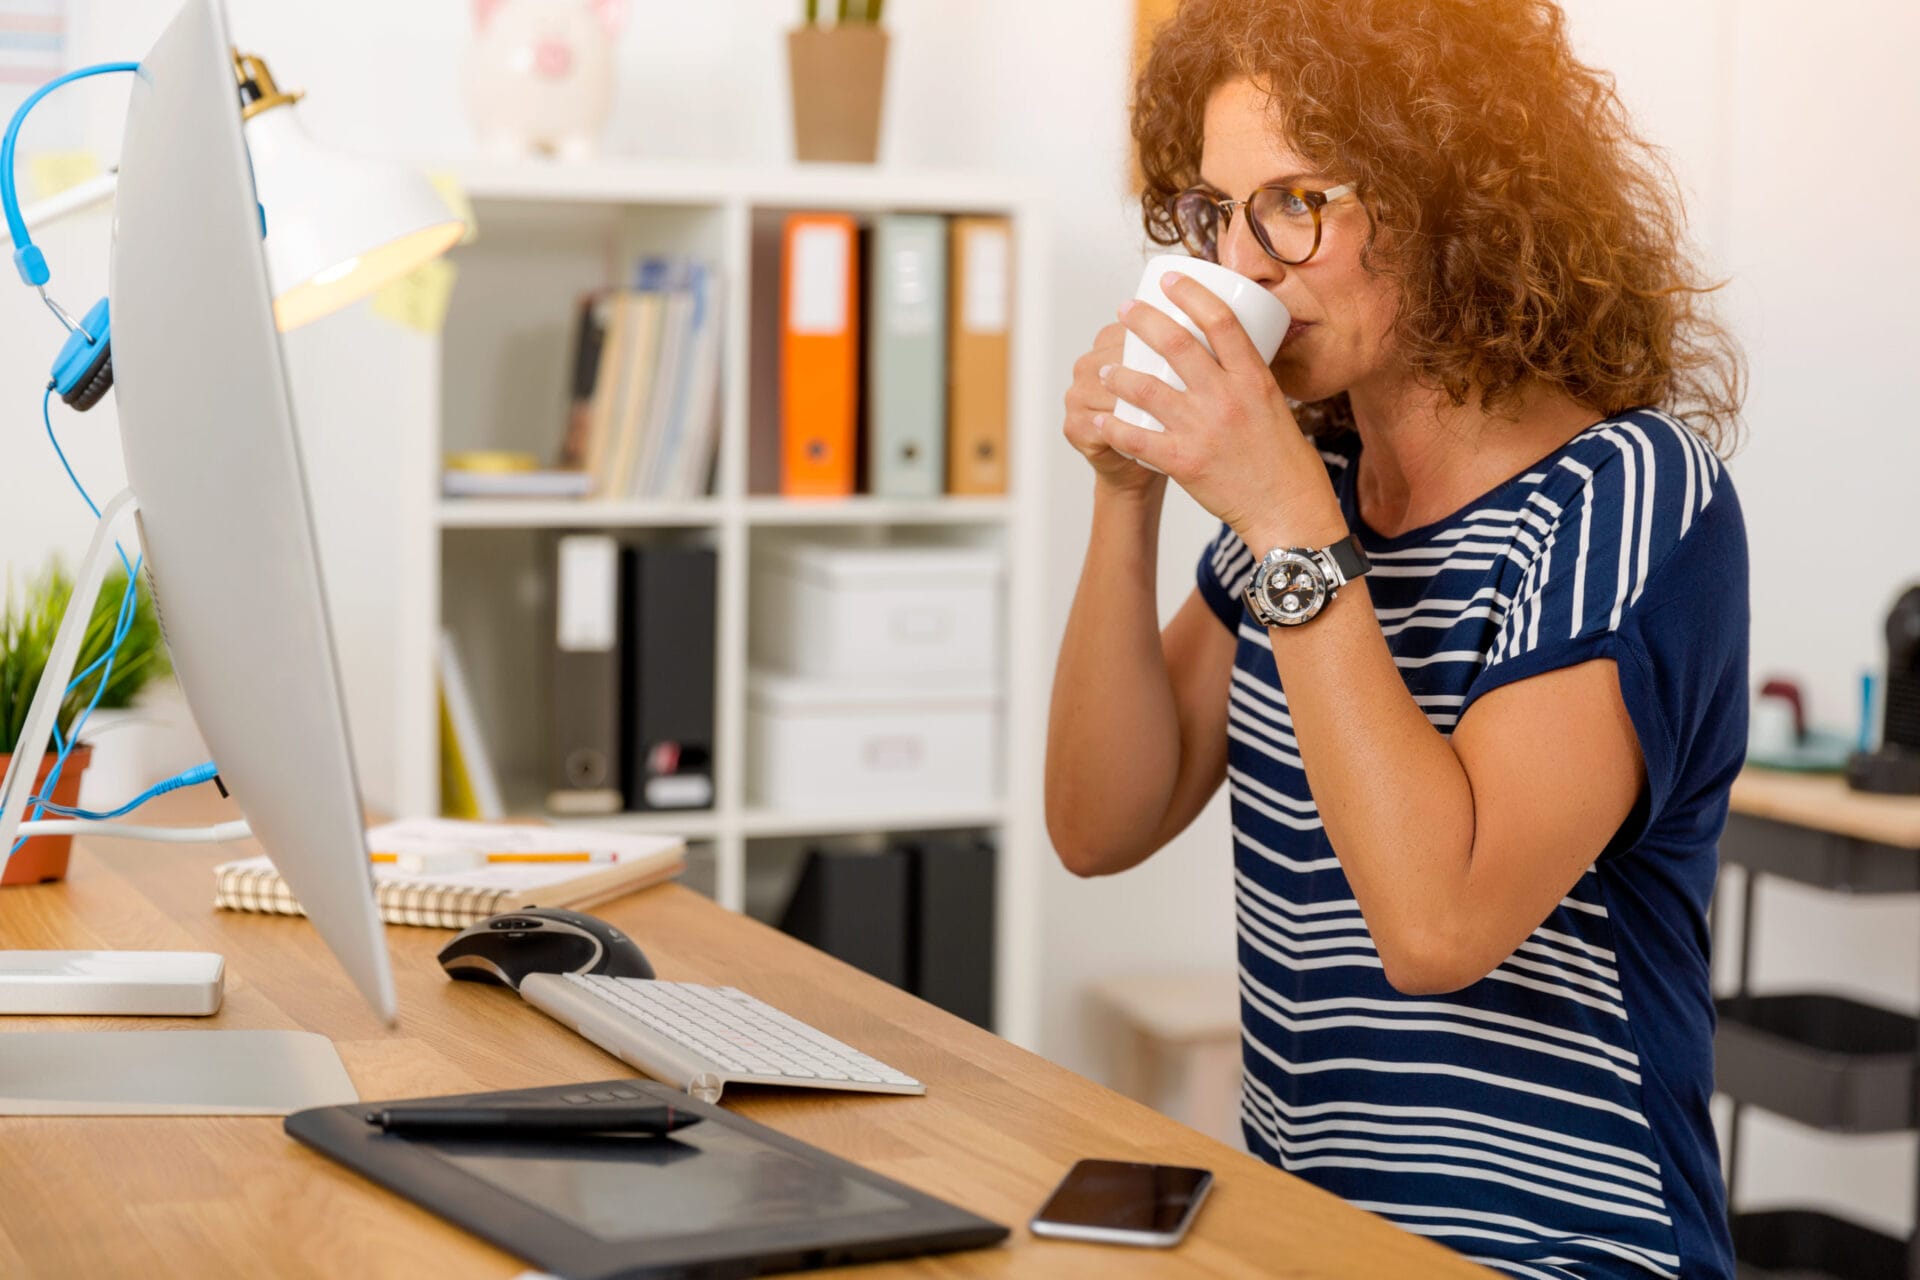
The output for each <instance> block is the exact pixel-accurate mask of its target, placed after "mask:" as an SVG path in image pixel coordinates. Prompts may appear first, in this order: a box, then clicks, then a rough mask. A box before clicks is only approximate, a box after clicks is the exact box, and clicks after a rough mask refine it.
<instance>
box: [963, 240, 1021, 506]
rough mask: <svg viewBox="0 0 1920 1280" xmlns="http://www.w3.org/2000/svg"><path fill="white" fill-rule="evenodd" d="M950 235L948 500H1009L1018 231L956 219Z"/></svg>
mask: <svg viewBox="0 0 1920 1280" xmlns="http://www.w3.org/2000/svg"><path fill="white" fill-rule="evenodd" d="M952 235H953V242H952V243H953V252H952V269H951V271H950V273H949V276H948V280H947V308H948V325H947V342H948V352H949V354H948V358H947V492H948V493H953V494H969V495H979V494H999V493H1005V492H1006V491H1007V412H1008V407H1007V363H1008V355H1009V337H1008V330H1009V329H1010V328H1011V327H1012V318H1013V317H1012V312H1013V228H1012V224H1011V223H1010V222H1009V221H1008V220H1007V219H1005V218H955V219H954V220H953V223H952Z"/></svg>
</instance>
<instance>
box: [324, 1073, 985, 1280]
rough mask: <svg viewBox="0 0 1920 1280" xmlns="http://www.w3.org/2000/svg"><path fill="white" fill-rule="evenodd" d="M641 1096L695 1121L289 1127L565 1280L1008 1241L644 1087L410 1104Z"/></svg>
mask: <svg viewBox="0 0 1920 1280" xmlns="http://www.w3.org/2000/svg"><path fill="white" fill-rule="evenodd" d="M610 1088H611V1089H619V1090H621V1091H622V1093H623V1094H624V1093H627V1092H629V1091H632V1090H639V1091H640V1092H642V1093H643V1094H645V1095H647V1096H648V1097H649V1098H651V1099H657V1100H658V1101H661V1102H668V1103H672V1104H673V1106H674V1107H675V1108H677V1109H683V1110H686V1111H691V1112H695V1113H698V1114H699V1115H700V1116H701V1117H702V1121H701V1123H699V1124H695V1125H692V1126H690V1127H688V1128H685V1129H680V1130H677V1131H675V1132H674V1133H672V1134H670V1135H666V1136H662V1137H648V1136H641V1135H634V1136H619V1135H608V1136H591V1137H572V1138H550V1137H544V1136H542V1137H537V1138H533V1139H520V1138H512V1139H507V1140H502V1139H499V1138H493V1137H460V1138H454V1137H446V1138H443V1137H434V1138H430V1139H426V1140H422V1139H419V1138H411V1137H400V1136H397V1135H390V1134H386V1133H383V1132H381V1131H380V1130H379V1129H378V1128H376V1127H375V1126H373V1125H370V1124H368V1123H367V1121H366V1115H367V1113H368V1112H369V1111H375V1110H378V1109H379V1108H381V1107H383V1106H393V1105H398V1104H397V1103H393V1102H387V1103H377V1102H359V1103H354V1104H353V1105H351V1106H341V1107H318V1108H315V1109H313V1110H311V1111H302V1112H299V1113H297V1114H295V1115H291V1116H288V1117H287V1120H286V1130H287V1132H288V1133H289V1134H291V1135H292V1136H293V1137H295V1138H297V1139H299V1140H300V1141H301V1142H304V1143H306V1144H307V1145H308V1146H310V1147H313V1148H314V1149H315V1150H317V1151H319V1152H321V1153H322V1154H324V1155H327V1156H330V1157H332V1158H333V1159H335V1160H338V1161H339V1162H340V1163H342V1164H344V1165H346V1166H347V1167H348V1168H350V1169H352V1170H354V1171H355V1172H356V1173H359V1174H361V1175H362V1176H364V1177H367V1178H370V1179H372V1180H373V1181H374V1182H377V1183H379V1184H380V1185H381V1186H383V1187H386V1188H387V1189H388V1190H390V1191H394V1192H396V1193H398V1194H400V1195H402V1196H405V1197H406V1198H407V1199H409V1200H412V1201H414V1202H415V1203H417V1204H419V1205H422V1206H424V1207H425V1208H427V1209H430V1210H432V1211H433V1212H434V1213H437V1214H439V1215H440V1216H441V1217H444V1218H446V1219H447V1220H448V1221H450V1222H453V1223H456V1224H458V1225H459V1226H462V1227H465V1228H466V1229H467V1230H468V1231H471V1232H473V1233H474V1234H475V1235H477V1236H480V1237H482V1238H483V1239H486V1240H489V1241H492V1242H493V1243H494V1244H496V1245H499V1246H500V1247H501V1248H502V1249H505V1250H506V1251H507V1252H509V1253H511V1254H514V1255H515V1256H516V1257H520V1258H524V1259H526V1260H527V1261H528V1262H530V1263H532V1264H533V1265H535V1266H537V1267H539V1268H541V1269H542V1270H545V1271H550V1272H552V1273H553V1274H554V1275H557V1276H564V1277H566V1280H616V1278H619V1280H640V1278H641V1277H655V1276H668V1275H671V1276H676V1277H694V1276H716V1277H717V1276H753V1275H761V1274H764V1273H767V1272H775V1271H797V1270H802V1269H806V1268H812V1267H828V1266H837V1265H840V1264H843V1263H850V1262H868V1261H874V1260H877V1259H881V1258H902V1257H909V1256H912V1255H914V1254H921V1253H942V1252H946V1251H949V1250H954V1249H975V1248H981V1247H983V1246H986V1245H991V1244H998V1243H999V1242H1000V1241H1001V1240H1003V1239H1005V1238H1006V1235H1007V1229H1006V1228H1005V1227H1002V1226H999V1225H997V1224H996V1223H992V1222H989V1221H987V1220H986V1219H984V1218H980V1217H976V1216H975V1215H973V1214H971V1213H968V1212H966V1211H965V1210H963V1209H959V1208H956V1207H954V1206H953V1205H950V1204H947V1203H946V1202H944V1201H941V1200H936V1199H934V1198H933V1197H932V1196H928V1195H923V1194H922V1193H920V1192H918V1191H915V1190H913V1189H912V1188H910V1187H906V1186H902V1185H901V1184H900V1183H898V1182H894V1181H893V1180H892V1179H889V1178H883V1177H881V1176H880V1175H879V1174H877V1173H872V1172H869V1171H868V1170H866V1169H862V1168H861V1167H860V1166H858V1165H856V1164H852V1163H849V1162H848V1161H845V1160H842V1159H839V1158H838V1157H836V1156H831V1155H828V1154H827V1153H826V1152H824V1151H821V1150H819V1149H818V1148H816V1147H811V1146H808V1145H807V1144H806V1143H804V1142H800V1141H797V1140H796V1139H793V1138H789V1137H786V1136H784V1135H783V1134H779V1133H776V1132H774V1131H773V1130H772V1129H769V1128H767V1127H766V1126H764V1125H759V1124H755V1123H754V1122H753V1121H751V1120H747V1119H744V1118H742V1117H740V1116H737V1115H734V1114H732V1113H731V1112H728V1111H723V1110H722V1109H720V1108H719V1107H716V1106H713V1105H712V1104H710V1103H705V1102H701V1101H699V1100H698V1099H696V1098H691V1097H689V1096H688V1095H686V1094H684V1093H681V1092H679V1091H678V1090H675V1089H672V1088H670V1087H668V1086H666V1085H661V1084H657V1083H655V1082H653V1081H650V1080H633V1079H626V1080H617V1081H609V1082H607V1083H605V1084H569V1085H558V1086H554V1087H552V1088H545V1089H520V1090H514V1091H512V1092H511V1093H490V1094H483V1093H476V1094H464V1095H460V1096H458V1097H445V1098H412V1099H406V1100H405V1101H406V1102H407V1103H409V1104H416V1105H427V1104H431V1103H445V1104H484V1103H505V1102H549V1103H560V1102H563V1101H571V1100H572V1099H573V1098H578V1097H580V1096H581V1095H582V1094H583V1093H586V1092H588V1091H603V1090H606V1089H610Z"/></svg>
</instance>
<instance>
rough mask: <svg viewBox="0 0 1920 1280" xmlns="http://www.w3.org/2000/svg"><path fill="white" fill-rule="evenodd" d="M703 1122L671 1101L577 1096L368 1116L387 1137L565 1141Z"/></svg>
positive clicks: (384, 1110)
mask: <svg viewBox="0 0 1920 1280" xmlns="http://www.w3.org/2000/svg"><path fill="white" fill-rule="evenodd" d="M593 1092H594V1094H596V1095H599V1096H600V1097H626V1098H634V1099H639V1098H642V1097H644V1096H645V1095H644V1094H642V1093H641V1092H640V1091H639V1090H637V1089H634V1088H632V1087H631V1086H628V1087H623V1088H619V1089H617V1090H615V1089H596V1090H594V1091H593ZM701 1119H702V1117H700V1116H697V1115H695V1114H693V1113H692V1112H691V1111H688V1110H687V1109H686V1108H685V1107H676V1106H674V1105H673V1104H672V1103H667V1102H640V1101H634V1102H600V1101H598V1100H597V1098H595V1097H589V1096H588V1095H587V1094H586V1093H582V1092H575V1093H570V1094H567V1095H566V1097H565V1098H564V1099H562V1100H560V1101H557V1102H523V1103H513V1102H507V1103H498V1102H496V1103H493V1104H492V1105H490V1106H476V1105H473V1104H467V1105H463V1106H448V1105H445V1104H435V1103H420V1104H417V1105H414V1106H384V1107H380V1108H379V1109H377V1110H374V1111H369V1112H367V1123H368V1124H370V1125H372V1126H373V1127H374V1128H376V1129H378V1130H380V1132H382V1133H398V1134H403V1135H415V1136H417V1135H426V1136H433V1135H436V1134H437V1135H441V1136H459V1137H466V1138H482V1137H486V1138H533V1137H560V1136H566V1135H573V1134H592V1133H642V1134H648V1135H652V1136H658V1135H660V1134H663V1133H672V1132H674V1131H675V1130H676V1129H685V1128H687V1127H688V1126H690V1125H696V1124H699V1123H700V1121H701Z"/></svg>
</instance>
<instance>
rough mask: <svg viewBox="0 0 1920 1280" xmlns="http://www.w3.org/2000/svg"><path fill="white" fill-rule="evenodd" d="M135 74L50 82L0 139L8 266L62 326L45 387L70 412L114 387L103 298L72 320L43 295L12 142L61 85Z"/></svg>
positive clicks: (128, 66)
mask: <svg viewBox="0 0 1920 1280" xmlns="http://www.w3.org/2000/svg"><path fill="white" fill-rule="evenodd" d="M139 70H140V64H139V63H137V62H102V63H99V64H98V65H96V66H91V67H81V68H79V69H77V70H74V71H69V72H68V73H67V74H65V75H63V76H60V77H59V78H57V79H54V80H49V81H48V82H47V83H46V84H43V85H41V86H40V87H39V88H38V89H36V90H34V92H33V93H32V94H31V95H30V96H29V97H28V98H27V100H26V101H25V102H23V103H21V104H20V109H19V110H18V111H15V112H14V113H13V119H12V120H11V121H10V122H8V124H7V132H6V136H5V138H4V139H0V207H3V208H4V210H5V213H6V218H7V234H8V235H9V236H11V237H12V239H13V265H14V268H15V270H17V271H19V273H20V278H21V279H22V280H24V281H25V282H26V283H27V284H28V285H30V286H31V287H33V288H35V289H38V290H39V291H40V300H41V301H42V302H45V303H46V304H47V308H48V309H49V310H51V311H52V312H53V314H54V315H55V316H56V317H57V318H58V319H59V321H60V323H61V324H63V325H65V326H66V328H67V340H66V342H65V343H64V344H62V346H61V348H60V354H59V355H58V356H56V357H54V361H53V370H52V378H51V381H50V383H49V385H50V386H51V387H52V388H53V390H55V391H57V392H59V393H60V399H61V401H62V402H63V403H65V404H67V405H69V406H71V407H73V408H75V409H91V408H92V407H93V406H94V405H96V404H98V403H100V398H101V397H102V396H104V395H106V394H107V389H108V388H109V387H111V386H113V353H112V351H111V349H110V348H109V346H108V338H109V332H108V331H109V324H108V320H107V300H106V299H105V298H102V299H100V301H98V302H96V303H94V304H93V306H92V307H91V308H90V309H89V310H88V311H87V314H86V315H85V316H84V317H82V318H81V319H79V320H75V319H74V318H73V317H72V316H71V315H68V314H67V311H66V308H64V307H62V306H61V305H60V304H59V303H57V302H55V301H54V300H53V298H52V296H51V295H49V294H48V293H47V281H48V279H50V278H51V276H50V273H49V272H48V271H47V259H46V255H45V254H43V253H41V252H40V249H39V246H37V245H35V244H34V243H33V240H32V238H31V237H30V236H28V235H27V224H26V220H25V219H24V218H22V217H21V216H20V197H19V195H18V194H17V193H16V192H15V190H14V180H13V175H14V155H13V152H14V143H15V142H16V141H17V140H18V138H19V136H20V126H21V124H22V123H24V122H25V120H26V118H27V113H28V112H29V111H31V110H33V108H34V106H35V104H37V103H38V102H39V101H40V99H42V98H44V97H46V96H47V95H48V94H49V93H52V92H53V91H54V90H55V89H58V88H59V87H60V86H61V85H64V84H67V83H69V82H71V81H74V80H80V79H84V78H85V77H87V76H97V75H105V74H107V73H109V72H115V71H135V72H137V71H139Z"/></svg>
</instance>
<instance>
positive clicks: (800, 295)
mask: <svg viewBox="0 0 1920 1280" xmlns="http://www.w3.org/2000/svg"><path fill="white" fill-rule="evenodd" d="M782 234H783V251H782V260H781V274H780V459H781V471H780V492H781V493H782V494H784V495H785V496H787V497H790V498H792V497H844V496H846V495H848V494H851V493H852V492H853V491H854V480H855V463H856V459H855V449H856V448H857V445H858V439H857V436H858V427H859V409H860V405H859V372H860V351H859V342H860V294H859V278H860V260H859V245H858V230H857V228H856V226H855V224H854V221H853V219H852V218H850V217H848V216H846V215H845V214H834V213H794V214H789V215H787V219H786V223H785V225H784V227H783V232H782Z"/></svg>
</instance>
